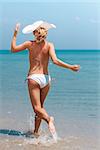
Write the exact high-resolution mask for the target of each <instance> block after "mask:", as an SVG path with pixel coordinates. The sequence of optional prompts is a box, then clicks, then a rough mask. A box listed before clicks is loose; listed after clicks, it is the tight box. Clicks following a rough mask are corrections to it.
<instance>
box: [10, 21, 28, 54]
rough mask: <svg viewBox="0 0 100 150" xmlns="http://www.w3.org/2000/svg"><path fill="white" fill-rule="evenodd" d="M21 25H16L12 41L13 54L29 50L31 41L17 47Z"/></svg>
mask: <svg viewBox="0 0 100 150" xmlns="http://www.w3.org/2000/svg"><path fill="white" fill-rule="evenodd" d="M19 27H20V24H16V28H15V30H14V34H13V38H12V41H11V52H19V51H22V50H25V49H26V48H28V46H29V43H30V41H26V42H24V43H22V44H20V45H16V38H17V34H18V31H19Z"/></svg>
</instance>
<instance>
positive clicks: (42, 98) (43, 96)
mask: <svg viewBox="0 0 100 150" xmlns="http://www.w3.org/2000/svg"><path fill="white" fill-rule="evenodd" d="M49 89H50V84H48V85H47V86H45V87H44V88H42V89H41V90H40V101H41V107H43V104H44V101H45V99H46V96H47V94H48V92H49Z"/></svg>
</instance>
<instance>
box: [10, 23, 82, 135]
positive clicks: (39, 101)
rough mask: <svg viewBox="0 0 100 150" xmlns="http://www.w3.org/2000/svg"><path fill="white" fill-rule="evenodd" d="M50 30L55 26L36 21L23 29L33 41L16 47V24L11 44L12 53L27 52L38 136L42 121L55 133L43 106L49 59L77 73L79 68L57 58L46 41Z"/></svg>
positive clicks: (30, 91) (28, 77) (17, 28)
mask: <svg viewBox="0 0 100 150" xmlns="http://www.w3.org/2000/svg"><path fill="white" fill-rule="evenodd" d="M50 28H55V25H53V24H49V23H47V22H44V21H37V22H35V23H34V24H32V25H28V26H27V27H25V28H24V29H23V33H25V34H27V33H31V32H32V33H33V35H34V36H35V40H33V41H26V42H24V43H22V44H20V45H16V38H17V34H18V31H19V24H16V28H15V30H14V35H13V38H12V42H11V51H12V52H19V51H22V50H25V49H28V50H29V61H30V68H29V72H28V76H27V80H28V82H27V83H28V90H29V95H30V100H31V104H32V107H33V109H34V112H35V129H34V133H35V134H38V131H39V127H40V123H41V120H42V119H43V120H45V121H46V122H47V124H48V127H49V130H50V132H51V133H55V126H54V122H53V120H54V119H53V117H51V116H49V115H48V113H47V112H46V110H45V108H44V106H43V104H44V101H45V98H46V96H47V94H48V92H49V88H50V81H51V78H50V74H49V72H48V63H49V58H51V59H52V61H53V63H54V64H56V65H58V66H60V67H64V68H67V69H70V70H72V71H78V70H79V68H80V67H79V65H70V64H67V63H64V62H63V61H61V60H60V59H58V58H57V56H56V53H55V49H54V45H53V43H50V42H48V41H46V37H47V32H48V30H49V29H50Z"/></svg>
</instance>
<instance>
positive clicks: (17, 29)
mask: <svg viewBox="0 0 100 150" xmlns="http://www.w3.org/2000/svg"><path fill="white" fill-rule="evenodd" d="M19 28H20V23H17V24H16V26H15V31H17V32H18V31H19Z"/></svg>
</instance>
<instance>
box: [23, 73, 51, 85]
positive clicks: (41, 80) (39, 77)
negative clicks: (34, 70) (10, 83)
mask: <svg viewBox="0 0 100 150" xmlns="http://www.w3.org/2000/svg"><path fill="white" fill-rule="evenodd" d="M27 79H32V80H34V81H36V82H37V83H38V84H39V85H40V88H44V87H45V86H46V85H48V84H49V83H50V82H51V77H50V75H47V74H32V75H29V76H28V77H27V78H26V80H27Z"/></svg>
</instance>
